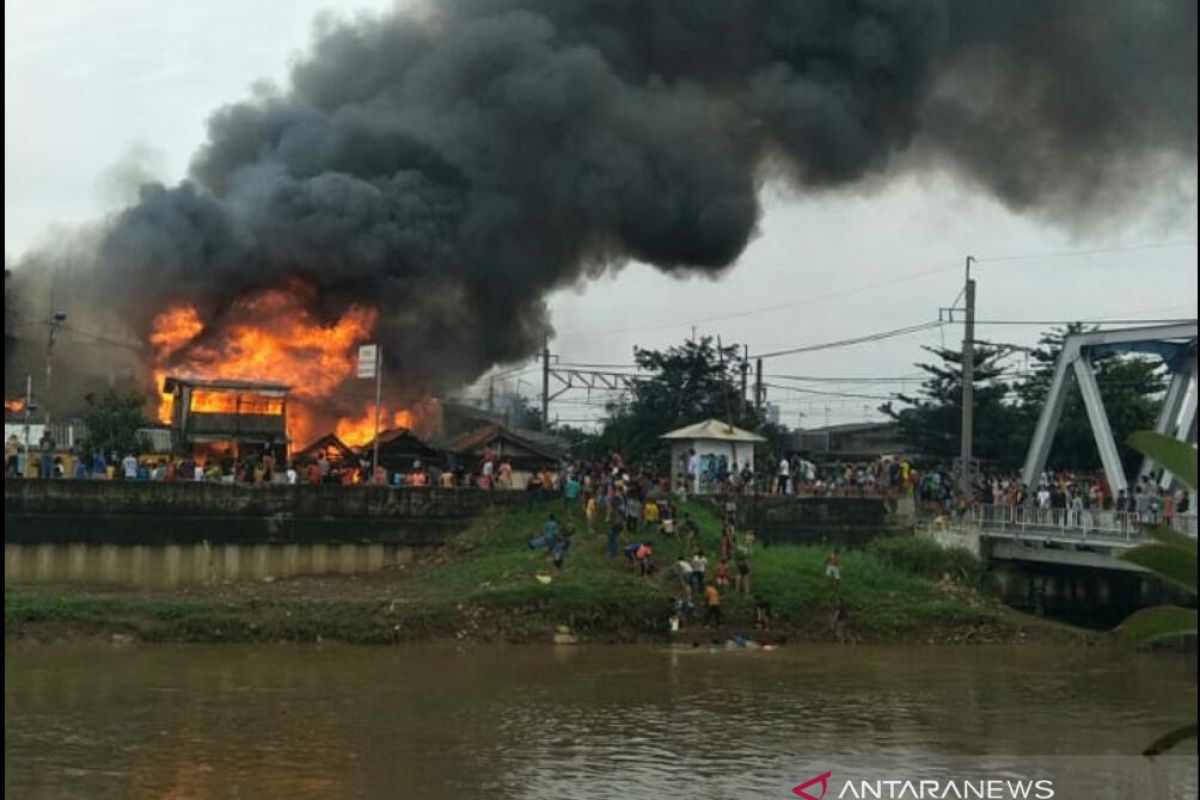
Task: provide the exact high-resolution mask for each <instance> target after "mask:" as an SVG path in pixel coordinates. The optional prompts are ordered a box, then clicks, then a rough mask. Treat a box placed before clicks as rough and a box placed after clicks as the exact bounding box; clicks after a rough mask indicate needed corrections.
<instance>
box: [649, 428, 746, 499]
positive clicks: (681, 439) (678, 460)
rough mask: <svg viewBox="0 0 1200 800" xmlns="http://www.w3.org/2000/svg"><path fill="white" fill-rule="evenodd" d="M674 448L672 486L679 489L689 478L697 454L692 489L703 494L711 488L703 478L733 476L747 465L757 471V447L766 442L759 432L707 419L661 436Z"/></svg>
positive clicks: (672, 451)
mask: <svg viewBox="0 0 1200 800" xmlns="http://www.w3.org/2000/svg"><path fill="white" fill-rule="evenodd" d="M658 438H660V439H662V440H664V441H666V442H667V443H669V445H670V447H671V483H672V485H674V486H678V485H679V482H680V481H682V480H684V479H685V478H686V477H687V475H688V461H689V460H690V458H691V456H692V455H693V454H694V455H695V456H696V459H697V466H698V469H697V470H696V472H695V474H693V475H692V476H691V486H690V487H689V489H690V490H691V491H692V492H694V493H702V492H704V491H705V489H706V488H707V487H706V485H705V483H706V482H705V481H702V480H701V476H703V475H709V474H720V473H721V472H726V473H732V472H735V471H738V470H741V468H742V467H743V466H745V465H747V464H749V465H750V467H751V469H753V468H754V447H755V445H756V444H759V443H761V442H765V441H766V439H764V438H763V437H761V436H759V435H758V434H757V433H751V432H750V431H745V430H742V429H741V428H736V427H734V426H733V425H731V424H729V423H728V422H721V421H720V420H715V419H707V420H705V421H704V422H697V423H696V424H695V425H688V426H687V427H686V428H680V429H679V430H675V431H671V432H670V433H664V434H663V435H662V436H660V437H658Z"/></svg>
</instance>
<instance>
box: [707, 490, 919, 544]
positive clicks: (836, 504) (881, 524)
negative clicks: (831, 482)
mask: <svg viewBox="0 0 1200 800" xmlns="http://www.w3.org/2000/svg"><path fill="white" fill-rule="evenodd" d="M717 502H718V504H719V503H720V501H719V500H718V501H717ZM906 502H907V506H906ZM911 502H912V501H911V499H909V500H907V501H904V500H893V499H888V498H883V497H819V496H804V495H757V496H751V497H738V498H737V499H736V503H737V517H738V524H739V525H740V526H742V527H745V528H748V529H750V530H753V531H754V533H755V535H756V536H757V537H758V539H759V541H761V542H763V543H765V544H836V545H840V546H843V547H861V546H863V545H865V544H866V543H867V542H869V541H870V540H871V539H874V538H876V537H878V536H886V535H894V534H899V533H910V532H911V531H912V527H913V521H912V510H911Z"/></svg>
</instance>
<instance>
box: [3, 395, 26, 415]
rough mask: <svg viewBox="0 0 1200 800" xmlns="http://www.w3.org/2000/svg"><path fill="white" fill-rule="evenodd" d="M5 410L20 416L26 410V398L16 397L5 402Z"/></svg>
mask: <svg viewBox="0 0 1200 800" xmlns="http://www.w3.org/2000/svg"><path fill="white" fill-rule="evenodd" d="M4 410H5V411H8V412H10V413H12V414H20V413H21V412H22V411H24V410H25V398H24V397H14V398H12V399H11V400H5V401H4Z"/></svg>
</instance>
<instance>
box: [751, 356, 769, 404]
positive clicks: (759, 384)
mask: <svg viewBox="0 0 1200 800" xmlns="http://www.w3.org/2000/svg"><path fill="white" fill-rule="evenodd" d="M763 388H764V387H763V381H762V359H761V358H760V359H757V360H756V361H755V364H754V408H755V409H756V410H758V411H762V406H763V400H764V399H765V398H764V395H765V394H766V392H764V391H763Z"/></svg>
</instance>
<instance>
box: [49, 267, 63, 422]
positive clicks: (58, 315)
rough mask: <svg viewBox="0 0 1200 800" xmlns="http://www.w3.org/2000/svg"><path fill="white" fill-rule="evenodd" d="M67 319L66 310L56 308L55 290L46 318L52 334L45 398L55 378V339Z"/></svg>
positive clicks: (50, 337) (52, 292)
mask: <svg viewBox="0 0 1200 800" xmlns="http://www.w3.org/2000/svg"><path fill="white" fill-rule="evenodd" d="M66 321H67V314H66V312H64V311H55V310H54V291H53V289H52V290H51V292H50V316H49V317H48V318H47V319H46V324H47V325H48V326H49V328H50V335H49V337H48V338H47V340H46V388H45V390H44V396H45V399H47V400H49V398H50V386H51V384H52V383H53V379H54V340H55V337H56V336H57V334H58V329H59V328H60V327H61V326H62V324H63V323H64V322H66ZM49 424H50V405H49V403H47V404H46V425H49Z"/></svg>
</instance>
